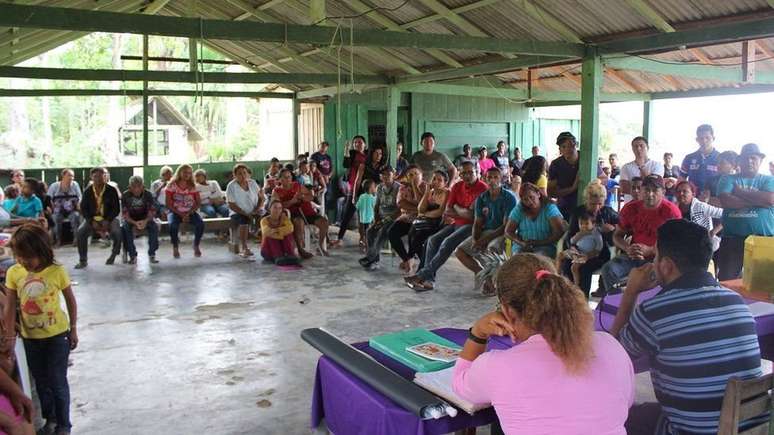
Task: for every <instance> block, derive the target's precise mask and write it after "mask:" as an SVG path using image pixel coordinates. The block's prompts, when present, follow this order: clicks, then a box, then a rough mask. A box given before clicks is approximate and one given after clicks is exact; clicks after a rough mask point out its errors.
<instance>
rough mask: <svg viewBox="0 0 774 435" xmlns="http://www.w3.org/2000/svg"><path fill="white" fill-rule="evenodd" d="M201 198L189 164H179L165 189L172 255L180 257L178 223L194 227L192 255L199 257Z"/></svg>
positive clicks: (201, 232) (201, 230) (202, 222)
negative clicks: (199, 211) (198, 211)
mask: <svg viewBox="0 0 774 435" xmlns="http://www.w3.org/2000/svg"><path fill="white" fill-rule="evenodd" d="M200 202H201V199H200V197H199V192H198V191H197V190H196V184H195V183H194V178H193V168H191V165H180V166H179V167H178V168H177V171H175V176H174V177H173V178H172V181H170V182H169V184H168V185H167V189H166V205H167V208H168V209H169V215H168V216H167V220H168V221H169V237H170V239H172V255H173V256H174V257H175V258H180V250H179V249H178V245H179V244H180V238H179V237H178V234H179V231H180V223H187V224H191V225H193V227H194V246H193V248H194V256H196V257H201V256H202V251H200V250H199V242H201V240H202V235H204V221H203V220H202V217H201V216H199V213H197V210H199V204H200Z"/></svg>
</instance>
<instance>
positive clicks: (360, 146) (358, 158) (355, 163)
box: [331, 135, 366, 246]
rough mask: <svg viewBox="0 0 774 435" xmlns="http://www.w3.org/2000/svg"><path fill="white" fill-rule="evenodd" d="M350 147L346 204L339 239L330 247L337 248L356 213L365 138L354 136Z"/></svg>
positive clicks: (364, 157)
mask: <svg viewBox="0 0 774 435" xmlns="http://www.w3.org/2000/svg"><path fill="white" fill-rule="evenodd" d="M352 147H353V148H354V149H352V150H350V151H349V161H348V165H346V166H345V167H348V168H349V173H348V175H347V181H348V182H349V192H350V193H349V195H347V202H346V203H345V206H344V214H343V215H342V217H341V223H340V224H339V237H338V240H334V241H333V242H332V243H331V245H332V246H337V245H339V244H340V243H341V241H342V240H343V239H344V234H346V233H347V228H348V227H349V221H350V220H352V216H353V215H354V214H355V211H357V208H356V207H355V200H357V197H358V195H359V194H360V184H361V183H362V181H363V172H364V171H365V163H366V154H365V152H364V150H365V138H364V137H363V136H360V135H358V136H355V137H353V138H352Z"/></svg>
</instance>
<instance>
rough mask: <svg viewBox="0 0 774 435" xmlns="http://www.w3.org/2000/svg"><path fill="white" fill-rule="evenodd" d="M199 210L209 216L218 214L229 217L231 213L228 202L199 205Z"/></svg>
mask: <svg viewBox="0 0 774 435" xmlns="http://www.w3.org/2000/svg"><path fill="white" fill-rule="evenodd" d="M199 211H200V212H202V213H203V214H204V216H206V217H208V218H216V217H218V215H220V216H221V217H228V215H229V214H231V210H230V209H229V208H228V206H227V205H226V204H221V205H212V204H207V205H202V206H199Z"/></svg>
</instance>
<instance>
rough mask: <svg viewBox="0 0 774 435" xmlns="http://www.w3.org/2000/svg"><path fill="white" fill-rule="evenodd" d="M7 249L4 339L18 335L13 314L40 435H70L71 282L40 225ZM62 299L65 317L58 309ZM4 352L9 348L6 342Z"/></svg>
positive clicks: (24, 230)
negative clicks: (36, 404) (11, 255)
mask: <svg viewBox="0 0 774 435" xmlns="http://www.w3.org/2000/svg"><path fill="white" fill-rule="evenodd" d="M11 249H12V250H13V253H14V256H15V257H16V262H17V264H16V265H14V266H12V267H11V268H10V269H8V272H7V274H6V287H7V288H8V292H7V306H6V310H5V316H4V317H5V328H7V332H6V334H7V337H6V340H8V337H10V338H11V340H13V337H15V336H16V312H17V309H18V310H19V313H20V322H19V323H20V325H21V330H20V331H19V332H21V336H22V338H24V350H25V353H26V355H27V363H28V364H29V368H30V373H32V377H33V378H34V379H35V389H36V390H37V392H38V397H39V398H40V408H41V413H42V414H43V415H42V417H43V418H44V419H45V420H46V423H45V426H44V427H43V428H42V432H43V433H56V434H69V433H70V428H71V424H70V386H69V385H68V383H67V359H68V357H69V355H70V351H71V350H73V349H75V348H76V346H78V334H77V332H76V327H75V325H76V321H77V318H78V315H77V305H76V302H75V296H74V295H73V290H72V288H71V287H70V277H69V276H68V274H67V271H66V270H65V268H64V267H62V265H60V264H58V263H56V262H55V261H54V251H53V250H52V248H51V240H50V238H49V235H48V233H47V232H46V230H44V229H43V228H42V227H40V226H39V225H24V226H22V227H21V228H19V229H18V230H16V232H15V233H14V235H13V238H12V239H11ZM62 296H64V300H65V304H66V305H67V312H65V311H64V310H62V307H61V304H60V299H61V298H62ZM6 346H7V347H8V348H11V347H12V343H6Z"/></svg>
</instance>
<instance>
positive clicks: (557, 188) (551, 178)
mask: <svg viewBox="0 0 774 435" xmlns="http://www.w3.org/2000/svg"><path fill="white" fill-rule="evenodd" d="M556 145H558V146H559V154H561V155H560V156H559V157H557V158H556V159H554V161H552V162H551V166H549V167H548V195H549V196H551V197H554V198H556V202H557V204H556V205H557V206H558V207H559V211H561V212H562V216H564V218H565V219H567V218H568V217H569V215H570V212H571V211H572V210H573V209H575V206H577V205H578V204H577V202H578V165H579V163H580V155H579V154H578V141H577V140H576V139H575V136H574V135H573V134H572V133H570V132H569V131H564V132H562V133H559V136H558V137H557V138H556Z"/></svg>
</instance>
